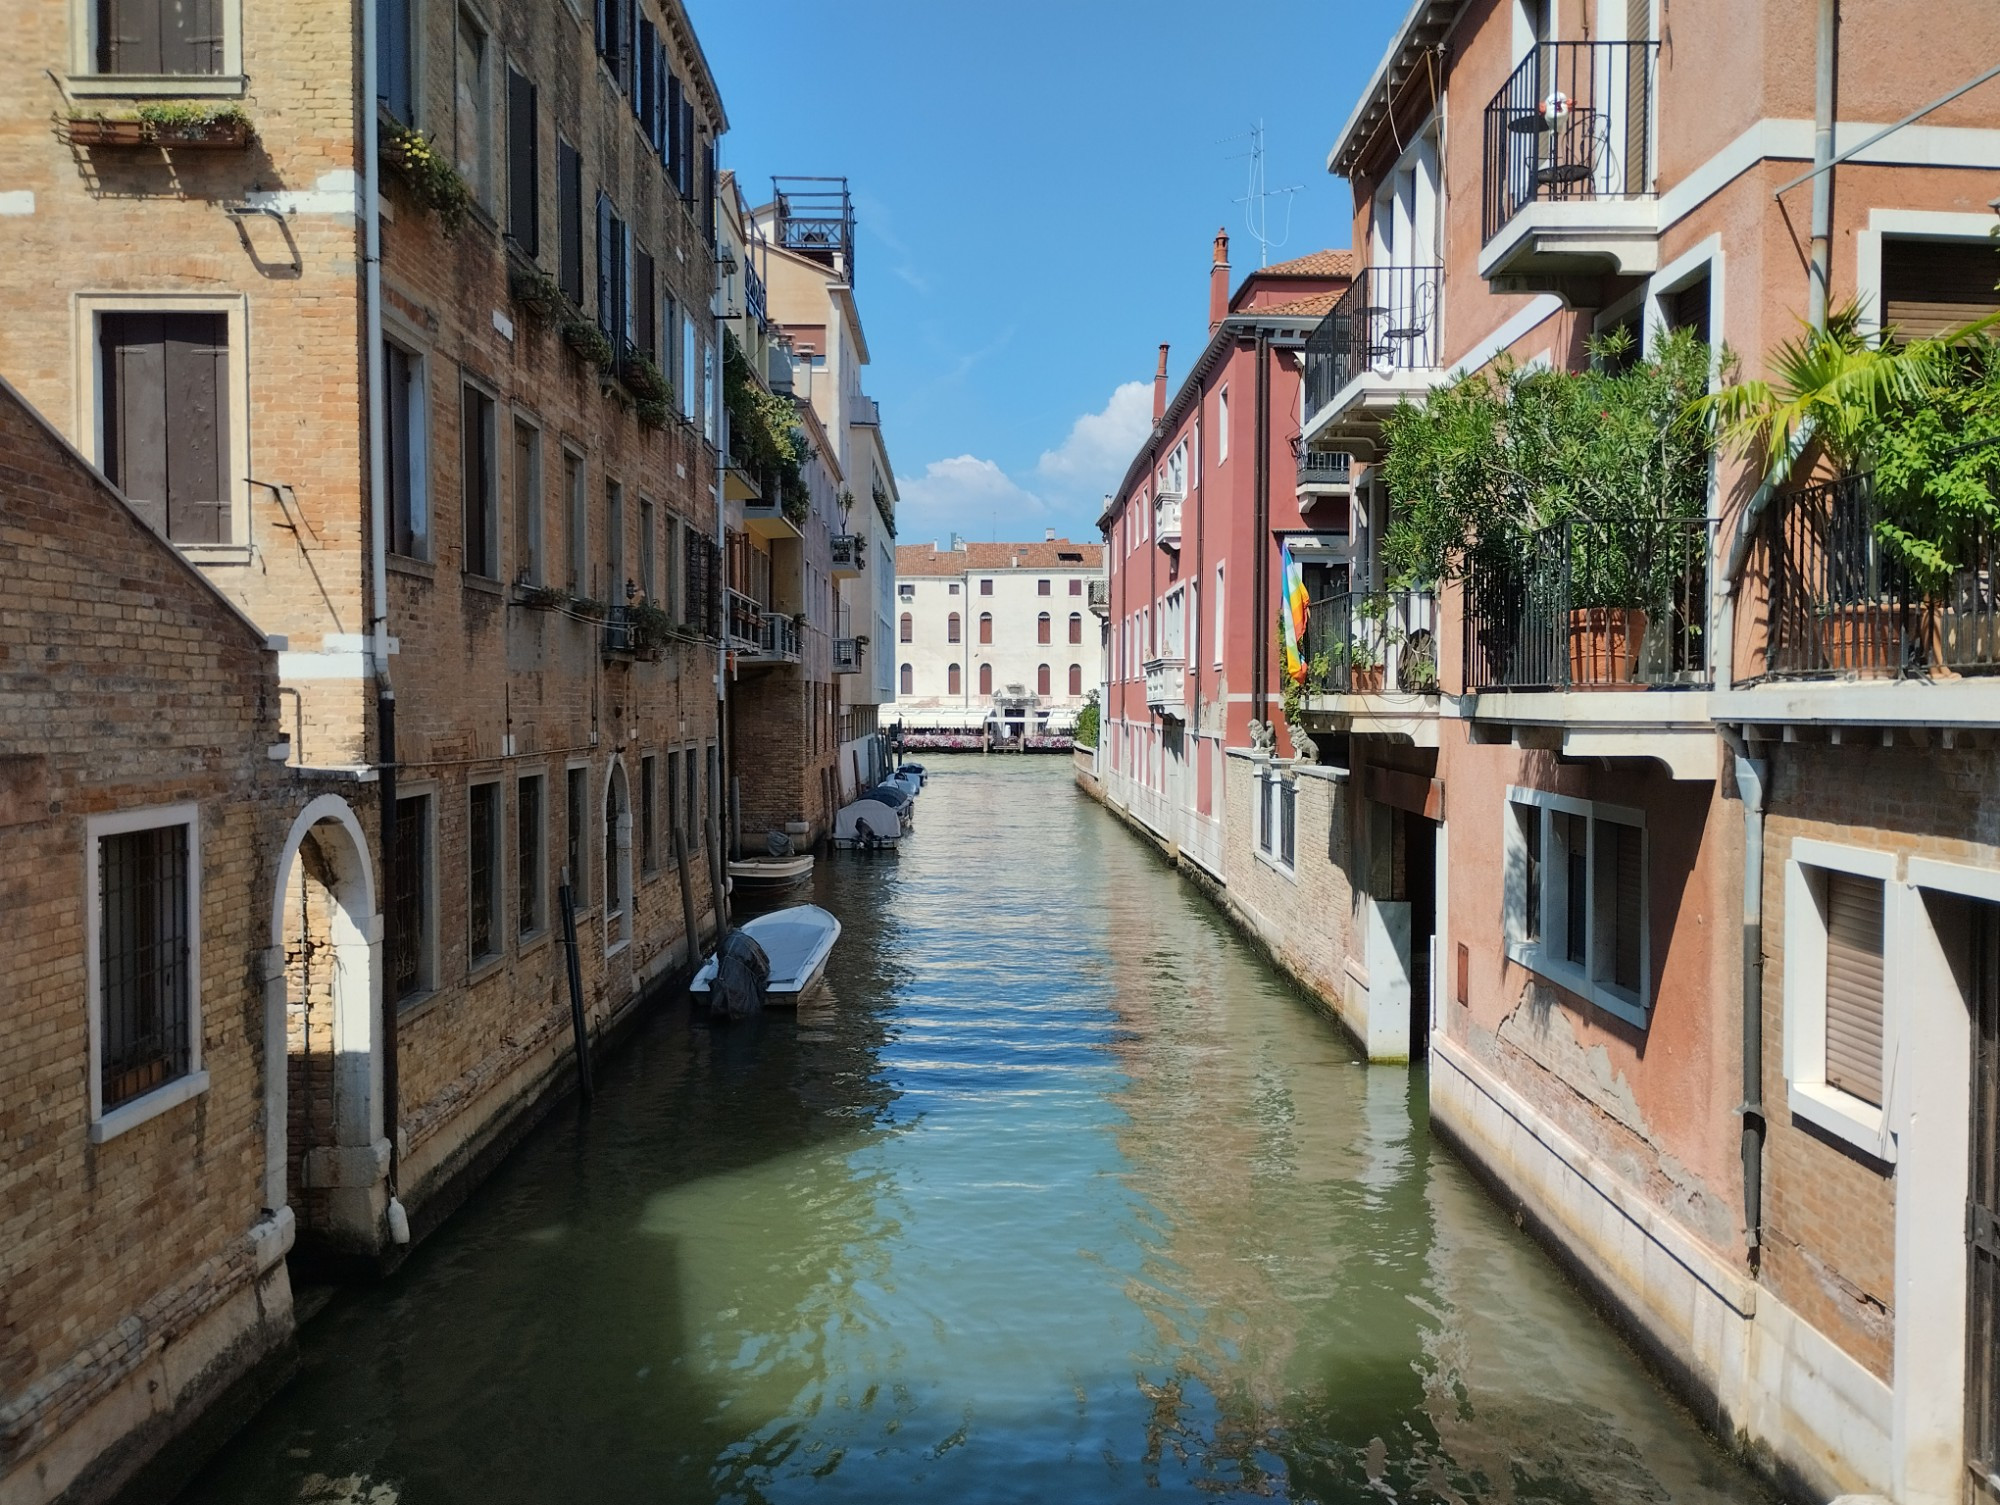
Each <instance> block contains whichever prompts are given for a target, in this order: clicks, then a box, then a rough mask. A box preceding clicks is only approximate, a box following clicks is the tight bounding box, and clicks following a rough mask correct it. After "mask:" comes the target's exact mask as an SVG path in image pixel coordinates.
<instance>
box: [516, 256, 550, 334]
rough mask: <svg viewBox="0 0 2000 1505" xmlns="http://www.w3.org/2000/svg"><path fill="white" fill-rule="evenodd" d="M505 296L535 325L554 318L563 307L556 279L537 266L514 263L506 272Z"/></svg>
mask: <svg viewBox="0 0 2000 1505" xmlns="http://www.w3.org/2000/svg"><path fill="white" fill-rule="evenodd" d="M507 294H508V296H509V297H511V298H512V299H513V300H514V302H515V303H517V304H518V305H520V307H521V309H522V311H523V312H525V313H526V314H527V315H528V316H529V317H530V318H531V319H533V320H534V321H535V322H536V323H537V324H546V323H548V322H549V321H550V320H551V319H553V318H555V316H556V314H557V312H558V311H560V310H561V308H562V306H563V296H562V289H561V288H559V287H557V286H556V279H555V278H553V277H551V276H550V275H549V274H548V273H547V272H545V271H543V270H542V269H541V268H540V267H538V266H533V265H523V264H521V263H519V262H516V263H514V264H513V265H512V266H510V267H509V268H508V271H507Z"/></svg>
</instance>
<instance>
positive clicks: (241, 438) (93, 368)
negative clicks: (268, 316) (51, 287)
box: [71, 293, 256, 564]
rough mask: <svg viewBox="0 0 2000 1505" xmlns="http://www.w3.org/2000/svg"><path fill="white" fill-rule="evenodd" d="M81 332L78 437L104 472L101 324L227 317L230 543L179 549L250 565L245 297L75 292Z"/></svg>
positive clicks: (195, 556) (208, 560)
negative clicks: (119, 318) (123, 318)
mask: <svg viewBox="0 0 2000 1505" xmlns="http://www.w3.org/2000/svg"><path fill="white" fill-rule="evenodd" d="M71 307H72V309H73V310H74V316H73V319H72V325H73V327H74V329H75V331H76V335H75V339H76V379H75V382H74V384H73V386H72V388H71V390H72V391H73V392H74V393H75V394H76V426H75V428H74V429H73V430H72V432H73V433H77V434H88V435H89V436H90V454H91V460H92V463H94V464H95V465H96V466H97V467H98V469H100V470H102V469H103V468H104V462H105V453H104V369H103V364H102V361H101V356H102V353H103V346H102V344H101V342H100V341H99V338H98V335H99V329H98V322H99V319H100V318H101V316H102V315H104V314H125V313H135V314H136V313H184V314H222V315H223V316H224V317H225V319H226V321H227V326H228V330H229V464H230V474H231V475H232V476H234V477H235V478H236V480H235V483H234V485H233V487H232V489H231V492H230V497H229V541H228V542H227V543H195V544H175V545H174V547H175V548H176V549H178V550H180V552H181V553H182V554H183V555H185V556H186V557H187V558H189V559H191V560H194V561H196V562H197V563H202V564H248V563H249V562H250V483H249V482H248V481H246V480H244V479H243V477H245V476H250V475H255V474H256V471H255V470H253V469H252V468H251V461H250V302H249V299H248V297H247V296H245V295H244V294H242V293H233V294H232V293H223V294H209V293H76V294H74V295H73V296H72V298H71Z"/></svg>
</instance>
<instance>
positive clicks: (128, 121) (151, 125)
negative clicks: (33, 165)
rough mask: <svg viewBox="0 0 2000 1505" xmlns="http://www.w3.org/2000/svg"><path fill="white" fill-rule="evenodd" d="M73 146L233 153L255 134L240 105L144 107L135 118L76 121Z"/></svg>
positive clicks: (71, 124)
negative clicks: (132, 147)
mask: <svg viewBox="0 0 2000 1505" xmlns="http://www.w3.org/2000/svg"><path fill="white" fill-rule="evenodd" d="M66 130H67V134H68V137H69V141H70V144H71V145H73V146H90V147H123V146H151V147H165V148H170V149H175V150H195V151H202V150H207V151H232V150H240V149H241V148H243V147H245V146H248V145H249V144H250V139H251V137H252V136H254V135H255V134H256V133H255V131H253V130H252V129H251V126H250V117H249V116H248V115H246V114H244V113H243V109H242V107H241V106H240V105H234V104H221V105H209V104H190V103H164V104H147V105H141V106H139V108H138V109H137V110H135V111H133V112H132V113H131V114H130V115H122V114H121V115H101V114H100V115H72V116H71V117H70V118H69V121H68V124H67V127H66Z"/></svg>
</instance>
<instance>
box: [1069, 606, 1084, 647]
mask: <svg viewBox="0 0 2000 1505" xmlns="http://www.w3.org/2000/svg"><path fill="white" fill-rule="evenodd" d="M1069 640H1070V641H1071V642H1072V643H1081V642H1082V641H1083V613H1082V612H1079V611H1073V612H1071V613H1070V614H1069Z"/></svg>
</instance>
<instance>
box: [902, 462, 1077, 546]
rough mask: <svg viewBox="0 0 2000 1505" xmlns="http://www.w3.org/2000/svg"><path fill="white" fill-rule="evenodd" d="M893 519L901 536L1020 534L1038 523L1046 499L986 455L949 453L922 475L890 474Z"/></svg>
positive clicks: (913, 539)
mask: <svg viewBox="0 0 2000 1505" xmlns="http://www.w3.org/2000/svg"><path fill="white" fill-rule="evenodd" d="M896 491H897V495H898V497H899V498H900V500H899V502H898V506H897V517H898V521H899V523H904V524H907V526H905V527H904V528H903V532H904V534H905V541H906V542H910V543H921V542H925V541H930V542H936V543H943V542H944V541H945V539H946V538H947V537H949V536H950V535H951V534H952V533H962V534H964V535H965V536H966V537H967V538H972V539H979V540H985V539H989V538H1017V537H1026V536H1028V534H1029V533H1031V532H1035V536H1037V537H1039V536H1040V535H1039V533H1038V532H1036V530H1038V529H1039V528H1041V526H1042V522H1041V519H1042V518H1043V516H1044V515H1045V514H1046V513H1047V512H1048V510H1049V509H1048V505H1047V503H1045V502H1044V501H1043V500H1042V499H1041V498H1040V497H1039V496H1037V495H1035V493H1034V492H1032V491H1029V490H1028V489H1026V488H1025V487H1023V486H1021V485H1020V484H1019V483H1018V482H1016V481H1015V480H1014V478H1013V477H1012V476H1010V475H1008V474H1007V472H1006V471H1004V470H1002V469H1001V468H1000V467H999V466H998V465H996V464H994V462H993V461H991V460H982V459H980V458H979V457H978V456H977V455H954V456H953V457H952V458H951V459H949V460H933V461H931V462H930V464H928V465H926V466H925V467H924V471H923V474H922V475H914V476H905V475H899V476H897V477H896Z"/></svg>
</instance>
